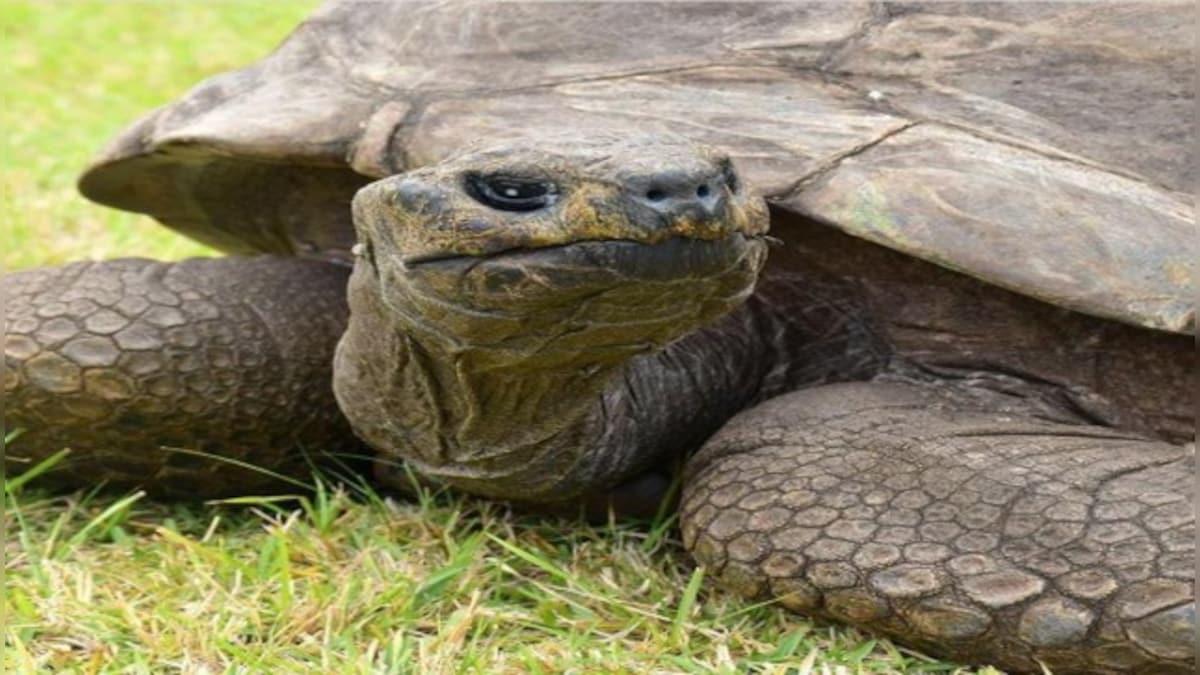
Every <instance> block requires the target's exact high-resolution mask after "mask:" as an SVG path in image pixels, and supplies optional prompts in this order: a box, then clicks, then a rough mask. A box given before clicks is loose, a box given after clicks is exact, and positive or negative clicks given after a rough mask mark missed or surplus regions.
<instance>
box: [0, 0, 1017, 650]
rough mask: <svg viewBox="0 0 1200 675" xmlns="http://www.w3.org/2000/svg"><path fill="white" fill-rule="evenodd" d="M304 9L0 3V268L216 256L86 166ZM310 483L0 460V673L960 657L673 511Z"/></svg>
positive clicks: (268, 40)
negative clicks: (49, 480) (95, 471)
mask: <svg viewBox="0 0 1200 675" xmlns="http://www.w3.org/2000/svg"><path fill="white" fill-rule="evenodd" d="M314 4H315V3H313V2H312V1H311V0H306V1H305V2H275V3H251V2H220V3H201V2H199V1H196V2H173V3H153V4H152V3H144V2H122V3H101V2H61V3H42V2H16V1H10V2H6V3H3V4H0V28H2V29H3V31H4V35H3V42H4V45H5V48H4V50H3V51H2V52H0V74H2V76H3V79H4V81H5V83H6V88H5V94H6V95H5V97H4V102H3V105H2V106H0V128H3V129H4V134H3V136H2V137H0V148H2V149H3V158H4V159H3V162H2V163H0V177H2V181H0V185H2V186H3V192H2V202H0V232H2V233H3V234H2V239H0V266H2V267H3V268H4V269H8V270H11V269H20V268H24V267H31V266H36V265H47V264H57V263H61V262H65V261H68V260H73V259H84V258H92V259H97V258H106V257H115V256H120V255H146V256H152V257H158V258H164V259H178V258H182V257H186V256H191V255H214V252H212V251H210V250H207V249H205V248H204V247H202V246H200V245H199V244H196V243H193V242H190V241H188V240H186V239H183V238H181V237H178V236H176V235H173V234H171V233H170V232H168V231H167V230H165V229H164V228H161V227H159V226H157V225H155V224H154V222H153V221H151V220H149V219H147V218H144V217H140V216H135V215H132V214H126V213H121V212H117V211H113V210H110V209H105V208H102V207H99V206H95V205H92V204H89V203H88V202H86V201H84V200H83V199H82V198H81V197H79V196H78V195H77V194H76V192H75V190H74V179H75V177H76V176H77V175H78V172H79V170H80V169H81V168H82V167H83V166H84V165H85V163H86V162H87V160H88V158H89V156H90V155H91V154H92V153H93V152H94V151H95V150H96V149H97V148H99V147H100V145H101V144H102V143H103V142H104V141H105V140H107V139H108V138H110V137H111V136H113V135H114V134H115V133H116V132H117V131H118V130H119V129H121V128H122V127H123V126H125V125H126V124H127V123H128V122H129V121H131V120H133V119H134V118H135V117H136V116H137V115H139V114H141V113H143V112H144V111H146V110H148V109H150V108H151V107H153V106H156V105H159V104H162V103H165V102H166V101H168V100H170V99H172V98H174V97H175V96H178V95H179V94H181V93H182V92H183V91H184V90H185V89H186V88H187V87H189V86H190V85H191V84H193V83H195V82H197V81H198V80H200V79H201V78H203V77H204V76H206V75H208V74H211V73H214V72H218V71H221V70H225V69H229V68H233V67H236V66H238V65H240V64H244V63H247V62H249V61H250V60H253V59H255V58H258V57H259V56H261V55H263V54H265V53H266V52H267V51H268V50H269V49H270V48H271V47H272V46H273V45H274V44H276V43H277V42H278V41H279V40H280V39H281V38H282V37H283V36H284V35H285V34H286V32H287V30H288V29H289V28H290V27H291V26H292V25H294V24H295V23H296V22H297V21H298V20H299V19H300V17H302V16H303V15H304V14H305V13H306V12H307V11H308V10H309V9H310V8H311V7H312V6H313V5H314ZM7 431H8V433H10V434H11V433H19V432H18V431H16V430H12V429H9V430H7ZM317 485H318V490H317V491H316V492H304V493H302V494H304V495H305V496H303V497H302V498H299V499H285V500H277V499H266V498H246V499H243V500H231V501H228V502H224V503H218V504H205V505H181V504H162V503H154V502H151V501H149V500H147V499H145V498H144V497H143V496H142V495H141V494H140V493H134V494H92V493H76V494H71V495H65V496H63V495H49V494H46V493H44V492H41V491H39V490H37V489H35V488H31V487H30V486H28V485H25V484H24V481H23V480H22V479H20V478H17V479H13V478H12V477H9V480H8V481H7V482H6V484H5V491H4V500H5V503H4V533H5V539H4V542H3V550H4V557H5V560H4V570H5V575H6V578H5V584H4V586H5V591H6V592H5V596H4V604H3V611H4V616H3V617H0V625H2V626H3V627H4V639H5V645H4V647H5V648H4V656H3V658H4V660H5V663H3V664H2V665H0V668H3V669H4V671H5V672H17V673H35V672H55V673H108V672H181V673H216V672H230V673H242V672H245V673H257V672H271V673H359V672H361V673H380V672H396V673H400V672H418V673H452V672H453V673H458V672H466V673H564V672H566V673H570V672H576V673H585V672H586V673H595V672H603V673H646V672H661V673H671V672H688V673H691V672H701V673H734V672H739V673H740V672H762V673H784V672H788V673H809V672H814V673H840V672H847V673H848V672H864V673H893V672H897V673H918V672H967V671H965V670H957V669H956V667H955V666H954V665H950V664H944V663H939V662H936V661H931V660H929V659H926V658H924V657H921V656H919V655H914V654H912V653H910V652H907V651H904V650H901V649H898V648H896V647H895V646H893V645H892V644H890V643H889V642H887V641H884V640H876V639H873V638H871V637H870V636H866V635H863V634H860V633H857V632H855V631H852V630H846V629H840V628H833V627H829V626H822V625H813V624H811V623H809V622H807V621H804V620H803V619H800V618H797V617H795V616H791V615H788V614H787V613H785V612H783V611H782V610H780V609H779V608H778V607H775V606H772V605H770V604H767V605H752V604H749V603H746V602H743V601H740V600H738V599H737V598H735V597H733V596H732V595H730V594H728V593H725V592H723V591H721V590H719V589H717V588H714V587H713V586H712V585H711V583H710V582H709V581H708V580H706V579H705V578H704V574H703V571H702V570H694V569H693V568H692V566H691V565H690V563H689V562H688V561H687V558H686V555H685V554H684V553H683V551H682V549H681V546H680V544H679V541H678V534H677V531H676V529H675V526H674V522H673V519H672V517H671V516H669V515H666V516H664V517H662V518H659V519H657V520H656V521H655V522H652V523H622V524H610V525H607V526H590V525H587V524H585V523H583V522H581V521H578V520H575V519H554V518H539V517H532V516H522V515H518V514H513V513H511V512H510V511H508V510H507V509H506V508H505V507H503V506H500V505H495V504H490V503H488V502H486V501H483V500H477V499H472V498H465V497H461V496H453V495H445V494H434V495H425V496H424V498H422V499H420V500H417V501H413V500H402V499H390V498H387V497H384V496H380V495H379V494H376V493H375V492H374V491H372V490H371V489H370V488H369V487H366V486H360V487H359V488H357V489H356V488H344V489H339V490H330V489H326V488H324V487H323V485H324V484H323V483H317ZM972 672H973V671H972ZM978 672H980V673H995V672H996V671H993V670H990V669H985V670H982V671H978Z"/></svg>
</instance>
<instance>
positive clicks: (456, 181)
mask: <svg viewBox="0 0 1200 675" xmlns="http://www.w3.org/2000/svg"><path fill="white" fill-rule="evenodd" d="M354 219H355V227H356V230H357V236H358V241H359V243H358V245H357V246H356V251H357V259H356V262H355V268H354V273H353V275H352V276H351V280H350V285H349V300H350V312H351V316H350V325H349V327H348V329H347V331H346V334H345V335H344V336H343V338H342V341H341V343H340V345H339V347H338V354H337V358H336V360H335V366H334V371H335V372H334V388H335V391H336V392H337V395H338V400H339V403H340V405H341V406H342V409H343V411H344V412H345V413H346V416H347V417H348V418H349V419H350V421H351V423H352V424H353V426H354V428H355V430H356V432H357V433H358V434H359V436H361V437H362V438H363V439H365V440H366V441H367V442H368V443H370V444H371V445H372V446H374V447H375V448H376V449H377V450H380V451H381V452H382V453H383V454H384V455H391V456H397V455H398V456H400V457H403V458H404V459H405V460H407V461H408V462H410V463H411V464H412V465H413V466H415V468H416V469H417V470H418V471H420V472H421V473H423V474H425V475H430V476H437V477H440V478H442V479H444V480H447V481H449V482H451V483H453V484H455V485H458V486H459V487H463V488H465V489H468V490H471V491H474V492H478V493H484V494H493V495H496V496H507V497H510V498H511V497H514V496H515V495H517V494H519V495H520V496H521V497H522V498H527V499H543V500H544V499H549V498H551V497H552V496H555V495H559V496H563V497H565V496H567V495H566V493H565V491H567V490H568V489H582V488H583V487H584V485H585V484H586V483H588V482H590V481H592V480H594V479H597V477H596V476H595V475H594V474H593V473H589V472H586V471H581V470H575V469H578V467H580V466H582V464H581V463H586V462H587V461H592V460H591V459H585V457H584V455H585V453H587V452H589V450H588V448H594V447H596V445H597V442H598V439H599V438H600V437H602V436H603V435H604V431H603V429H604V428H605V426H606V422H605V417H606V416H607V414H608V413H607V408H606V407H605V404H604V403H603V400H604V399H605V396H606V394H605V392H606V391H607V389H606V387H608V386H609V384H610V383H612V382H617V381H619V380H620V376H619V373H620V370H621V368H623V367H624V366H625V365H626V364H627V363H628V362H630V361H631V360H632V359H634V357H637V356H638V355H640V354H645V353H647V352H653V351H656V350H658V349H660V348H662V347H664V346H666V345H667V344H668V343H670V342H673V341H674V340H676V339H678V338H679V337H681V336H683V335H685V334H687V333H690V332H693V331H695V330H696V329H698V328H700V327H701V326H703V325H704V324H706V323H709V322H711V321H713V320H715V319H717V318H718V317H720V316H721V315H723V314H725V313H727V312H729V311H730V310H731V309H733V308H734V307H735V306H736V305H737V304H739V303H740V302H741V301H742V300H744V299H745V298H746V297H748V296H749V295H750V293H751V292H752V291H753V288H754V284H755V281H756V279H757V277H758V273H759V271H760V270H761V269H762V266H763V263H764V261H765V257H766V251H765V249H766V245H765V242H764V240H763V235H764V234H765V233H766V230H767V224H768V212H767V208H766V204H765V202H764V201H763V200H762V199H761V198H759V197H757V196H754V195H753V194H750V193H748V192H747V190H746V189H745V187H744V186H743V185H741V184H740V183H739V181H738V178H737V174H736V172H735V170H734V168H733V165H732V163H731V162H730V161H729V159H728V158H727V157H725V156H724V155H722V154H720V153H718V152H715V151H713V150H711V149H707V148H703V147H697V146H695V145H692V144H690V143H688V142H684V141H677V140H673V139H670V138H662V137H655V138H638V139H628V138H624V139H616V138H611V137H593V138H590V139H586V140H581V139H578V138H576V139H564V140H562V141H557V142H556V141H552V140H551V141H545V142H539V144H538V145H537V146H536V147H529V146H507V147H497V148H491V149H485V150H478V151H474V152H469V153H466V154H463V155H461V156H458V157H456V158H453V159H450V160H447V161H445V162H442V163H440V164H438V165H435V166H430V167H427V168H423V169H419V170H416V171H412V172H410V173H407V174H404V175H398V176H394V177H391V178H387V179H384V180H381V181H378V182H376V183H373V184H371V185H369V186H367V187H365V188H363V189H362V190H360V191H359V193H358V194H357V196H356V197H355V199H354ZM593 459H594V458H593ZM609 463H610V464H614V462H609ZM572 470H574V471H573V473H572ZM568 474H571V475H572V476H573V478H566V477H565V476H567V475H568ZM597 480H598V479H597ZM564 481H565V482H564ZM571 481H575V483H574V488H568V487H567V486H566V483H570V482H571Z"/></svg>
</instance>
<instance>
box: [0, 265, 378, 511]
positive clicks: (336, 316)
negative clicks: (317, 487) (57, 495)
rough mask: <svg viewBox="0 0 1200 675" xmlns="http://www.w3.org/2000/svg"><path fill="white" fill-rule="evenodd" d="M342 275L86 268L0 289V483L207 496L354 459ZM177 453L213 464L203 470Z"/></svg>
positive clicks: (322, 270)
mask: <svg viewBox="0 0 1200 675" xmlns="http://www.w3.org/2000/svg"><path fill="white" fill-rule="evenodd" d="M348 272H349V270H347V269H345V268H342V267H339V266H335V265H332V264H328V263H323V262H316V261H305V260H297V259H288V258H273V257H262V258H253V259H236V258H225V259H194V260H187V261H183V262H179V263H162V262H155V261H152V260H145V259H133V258H130V259H121V260H111V261H106V262H95V263H90V262H84V263H74V264H70V265H65V266H62V267H52V268H43V269H33V270H27V271H21V272H16V273H13V274H8V275H5V276H4V277H3V279H2V281H0V283H2V284H3V287H4V291H5V293H6V295H7V300H8V326H7V328H8V330H7V335H6V339H5V344H4V355H5V366H6V368H5V379H4V391H5V396H6V408H7V411H6V413H7V419H6V422H7V428H8V430H9V431H12V430H14V429H20V430H21V431H20V434H19V435H18V436H17V438H16V439H15V440H14V441H13V442H11V443H10V444H8V447H7V448H6V449H5V457H4V461H5V469H6V470H7V471H8V472H10V474H12V473H20V472H22V471H24V470H26V469H28V468H30V467H31V466H34V465H35V464H36V463H37V462H39V461H41V460H43V459H45V458H46V457H48V456H50V455H52V454H53V453H56V452H58V451H60V450H62V449H63V448H69V449H70V453H69V454H68V456H67V458H66V461H65V462H63V463H62V464H60V465H59V466H58V467H57V469H56V470H54V471H53V472H52V473H51V474H49V475H48V476H47V480H48V481H50V482H52V483H57V484H61V485H66V486H71V487H76V486H90V485H95V484H97V483H98V482H100V481H108V482H109V483H111V484H113V485H116V486H121V487H133V486H140V487H144V488H146V489H147V490H149V491H150V492H152V493H157V494H163V495H170V496H186V497H195V498H200V497H212V496H220V495H229V494H235V493H245V492H250V491H258V490H266V489H275V490H278V489H280V488H281V487H286V486H285V485H282V484H281V483H280V482H278V481H276V480H274V479H272V478H271V477H270V476H269V475H268V474H264V473H262V472H259V471H254V470H250V469H247V468H244V467H242V466H239V464H238V463H244V464H248V465H253V466H255V467H259V468H262V469H266V470H268V471H272V472H277V473H282V474H285V475H288V476H298V477H303V478H309V477H311V469H310V466H309V463H308V461H306V457H305V455H304V451H308V452H310V453H314V454H316V453H324V452H345V451H355V452H361V450H359V449H358V448H359V446H358V444H357V442H356V441H355V440H354V438H353V436H352V434H351V432H350V429H349V426H348V425H347V423H346V422H345V420H344V419H343V418H342V415H341V413H340V412H339V411H338V407H337V403H336V402H335V401H334V398H333V392H332V387H331V380H332V377H331V368H332V365H331V364H332V362H333V350H334V347H335V345H336V343H337V340H338V338H339V336H340V335H341V333H342V331H343V329H344V328H345V324H346V316H347V309H346V301H345V285H346V278H347V276H348ZM176 449H185V450H189V451H197V452H199V453H207V454H210V455H217V456H219V458H223V459H225V460H233V462H232V463H231V462H229V461H221V459H213V458H206V457H202V456H198V455H197V454H194V453H192V452H180V451H178V450H176Z"/></svg>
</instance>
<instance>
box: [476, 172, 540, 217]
mask: <svg viewBox="0 0 1200 675" xmlns="http://www.w3.org/2000/svg"><path fill="white" fill-rule="evenodd" d="M466 188H467V194H469V195H471V198H472V199H474V200H475V201H477V202H479V203H480V204H483V205H484V206H490V207H491V208H493V209H497V210H499V211H516V212H528V211H537V210H538V209H543V208H545V207H547V206H549V205H551V204H553V203H554V200H555V199H556V198H557V197H558V186H556V185H555V184H554V183H551V182H548V181H544V180H538V179H532V178H523V177H520V176H506V175H503V174H493V175H488V176H484V175H480V174H477V173H472V174H467V176H466Z"/></svg>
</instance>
